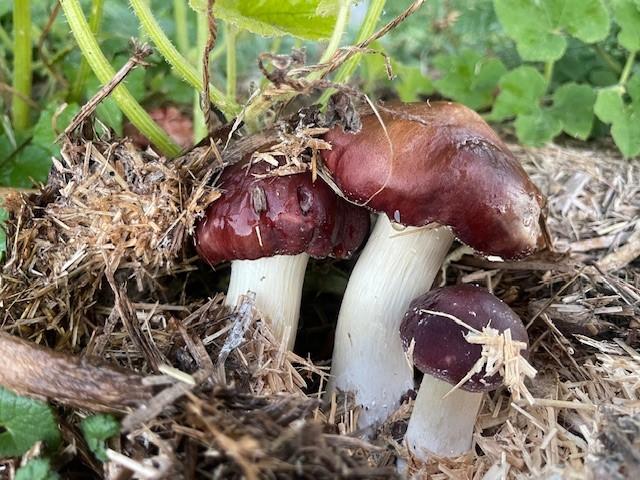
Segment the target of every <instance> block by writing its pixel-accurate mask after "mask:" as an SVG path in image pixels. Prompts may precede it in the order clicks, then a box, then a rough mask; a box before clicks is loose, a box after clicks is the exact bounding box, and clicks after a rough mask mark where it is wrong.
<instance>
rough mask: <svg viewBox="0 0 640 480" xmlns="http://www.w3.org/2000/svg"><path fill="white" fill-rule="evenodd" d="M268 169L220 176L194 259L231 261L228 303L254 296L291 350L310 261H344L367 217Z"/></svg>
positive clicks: (296, 177)
mask: <svg viewBox="0 0 640 480" xmlns="http://www.w3.org/2000/svg"><path fill="white" fill-rule="evenodd" d="M270 168H271V167H270V165H269V164H267V163H265V162H260V163H255V164H235V165H232V166H230V167H227V168H226V169H225V170H224V172H223V173H222V175H221V177H220V179H219V182H218V185H219V188H220V189H221V190H222V195H221V197H220V198H219V199H217V200H216V201H215V202H213V203H212V204H211V205H210V206H209V207H208V208H207V210H206V212H205V215H204V217H203V218H202V220H201V221H200V222H199V223H198V225H197V226H196V233H195V242H196V249H197V251H198V253H199V255H200V256H201V257H202V258H203V259H205V260H206V261H207V262H208V263H209V264H210V265H213V266H215V265H217V264H219V263H222V262H225V261H231V279H230V282H229V289H228V291H227V296H226V303H227V305H229V306H231V307H233V306H234V305H236V302H237V301H238V298H239V297H240V295H245V294H246V293H247V292H248V291H252V292H254V293H255V294H256V306H257V307H258V309H259V310H260V311H261V313H262V314H263V315H266V316H267V317H269V318H270V319H271V321H272V325H273V327H274V332H275V334H276V335H277V336H278V337H279V338H280V339H281V340H282V341H283V342H284V343H285V345H286V346H287V348H289V349H291V348H293V345H294V343H295V337H296V335H295V334H296V331H297V327H298V316H299V311H300V300H301V295H302V284H303V280H304V273H305V270H306V267H307V262H308V260H309V257H314V258H325V257H335V258H347V257H349V256H350V255H351V254H352V253H353V252H354V251H355V250H356V249H357V248H358V247H359V246H360V244H361V243H362V242H363V241H364V239H365V237H366V235H367V233H368V232H369V213H368V212H367V211H366V210H364V209H362V208H360V207H357V206H355V205H353V204H351V203H348V202H346V201H345V200H343V199H342V198H340V197H339V196H337V195H336V194H335V193H334V192H333V191H332V190H331V189H330V188H329V187H328V186H327V185H326V184H325V183H322V182H320V181H317V182H313V181H312V179H311V174H310V173H296V174H293V175H286V176H274V175H270V174H269V170H270Z"/></svg>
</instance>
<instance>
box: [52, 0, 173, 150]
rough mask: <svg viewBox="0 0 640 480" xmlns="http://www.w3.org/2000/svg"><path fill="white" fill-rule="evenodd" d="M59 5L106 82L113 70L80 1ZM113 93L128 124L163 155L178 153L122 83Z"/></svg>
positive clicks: (97, 75) (68, 0)
mask: <svg viewBox="0 0 640 480" xmlns="http://www.w3.org/2000/svg"><path fill="white" fill-rule="evenodd" d="M60 4H61V5H62V9H63V10H64V14H65V16H66V17H67V22H68V23H69V27H70V28H71V32H72V33H73V36H74V37H75V39H76V42H77V43H78V46H79V47H80V51H81V52H82V55H83V56H84V58H86V59H87V62H88V63H89V66H90V67H91V69H92V70H93V73H94V74H95V76H96V77H98V80H99V81H100V82H101V83H103V84H105V83H108V82H109V81H110V80H111V79H112V78H113V76H114V75H115V72H114V70H113V68H112V67H111V65H110V64H109V62H108V61H107V59H106V57H105V56H104V53H102V50H100V47H99V46H98V42H97V40H96V38H95V37H94V36H93V34H92V33H91V29H90V28H89V24H88V23H87V19H86V18H85V16H84V13H83V12H82V8H81V7H80V3H79V2H78V0H60ZM112 96H113V98H114V100H115V101H116V103H117V104H118V107H119V108H120V110H122V112H123V113H124V114H125V115H126V117H127V118H128V119H129V120H130V121H131V123H132V124H133V125H134V126H135V127H136V128H137V129H138V130H140V133H142V134H143V135H144V136H145V137H147V138H148V139H149V141H150V142H151V143H153V144H154V145H155V146H156V147H158V149H160V151H161V152H162V153H163V154H165V155H169V156H175V155H177V154H178V153H180V147H178V146H177V145H176V144H175V143H173V141H171V139H170V138H169V136H168V135H167V134H166V133H165V132H164V131H163V130H162V129H161V128H160V127H159V126H158V125H157V124H156V123H155V122H154V121H153V120H152V119H151V117H150V116H149V115H148V114H147V112H145V110H144V109H143V108H142V107H141V106H140V104H139V103H138V102H137V101H136V99H135V98H134V97H133V95H131V93H129V90H127V88H126V87H125V86H124V85H118V86H117V87H116V88H115V89H114V90H113V93H112Z"/></svg>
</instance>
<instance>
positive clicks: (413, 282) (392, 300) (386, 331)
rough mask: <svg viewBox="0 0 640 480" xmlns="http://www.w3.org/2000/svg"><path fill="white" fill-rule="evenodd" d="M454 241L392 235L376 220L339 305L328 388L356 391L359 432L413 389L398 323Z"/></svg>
mask: <svg viewBox="0 0 640 480" xmlns="http://www.w3.org/2000/svg"><path fill="white" fill-rule="evenodd" d="M452 241H453V235H452V233H451V232H450V230H449V229H448V228H446V227H440V228H432V229H429V228H413V227H407V228H404V229H403V230H398V229H397V228H395V227H394V225H393V224H392V223H391V222H390V221H389V219H388V218H387V216H386V215H382V214H381V215H378V221H377V222H376V226H375V227H374V229H373V232H372V233H371V237H370V238H369V240H368V242H367V245H366V247H365V248H364V250H363V252H362V254H361V255H360V258H359V259H358V263H357V264H356V266H355V268H354V270H353V273H352V274H351V277H350V278H349V283H348V285H347V290H346V292H345V294H344V298H343V300H342V306H341V307H340V314H339V316H338V325H337V327H336V340H335V345H334V350H333V363H332V367H331V374H332V377H331V379H330V382H329V386H328V392H329V394H331V392H332V391H333V390H334V389H335V388H338V389H339V390H341V391H343V392H352V393H354V394H355V398H356V403H357V404H359V405H361V406H362V410H361V412H360V415H359V420H358V426H359V427H360V428H366V427H369V426H371V425H374V424H376V423H379V422H381V421H384V420H385V419H386V418H387V417H388V416H389V415H390V414H391V413H392V412H393V411H394V410H395V409H396V408H397V407H398V406H399V402H400V398H401V397H402V395H404V394H405V393H406V392H407V390H409V389H412V388H413V368H412V367H411V366H410V365H409V362H408V361H407V359H406V357H405V353H404V349H403V348H402V342H401V340H400V333H399V327H400V322H401V321H402V318H403V316H404V314H405V312H406V310H407V308H408V307H409V304H410V303H411V301H412V300H413V299H414V298H416V297H417V296H419V295H421V294H423V293H424V292H426V291H427V290H429V288H431V284H432V283H433V279H434V278H435V276H436V274H437V273H438V271H439V270H440V267H441V266H442V262H443V261H444V259H445V257H446V255H447V252H448V251H449V247H450V246H451V242H452Z"/></svg>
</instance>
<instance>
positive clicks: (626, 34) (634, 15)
mask: <svg viewBox="0 0 640 480" xmlns="http://www.w3.org/2000/svg"><path fill="white" fill-rule="evenodd" d="M611 6H612V7H613V16H614V17H615V19H616V23H617V24H618V25H619V26H620V33H618V41H619V42H620V45H622V46H623V47H624V48H626V49H627V50H629V51H630V52H636V51H638V50H640V2H638V1H634V0H612V3H611Z"/></svg>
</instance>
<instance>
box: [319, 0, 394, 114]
mask: <svg viewBox="0 0 640 480" xmlns="http://www.w3.org/2000/svg"><path fill="white" fill-rule="evenodd" d="M385 2H386V0H371V3H370V4H369V8H368V9H367V15H366V16H365V18H364V22H362V26H361V27H360V31H359V32H358V37H357V38H356V44H358V43H360V42H364V41H365V40H366V39H367V38H369V37H370V36H371V34H373V32H374V31H375V28H376V25H377V23H378V20H380V15H381V14H382V9H383V8H384V4H385ZM361 55H362V54H361V53H356V54H355V55H353V56H352V57H351V58H350V59H349V60H347V61H346V62H344V65H342V67H340V69H339V70H338V71H337V72H336V74H335V76H334V77H333V81H334V82H336V83H346V82H348V81H349V79H350V78H351V75H353V72H355V70H356V68H357V67H358V64H359V63H360V56H361ZM333 92H334V90H332V89H327V90H325V92H324V93H323V94H322V96H321V97H320V103H322V104H325V103H326V102H327V100H329V97H330V96H331V95H332V94H333Z"/></svg>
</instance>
